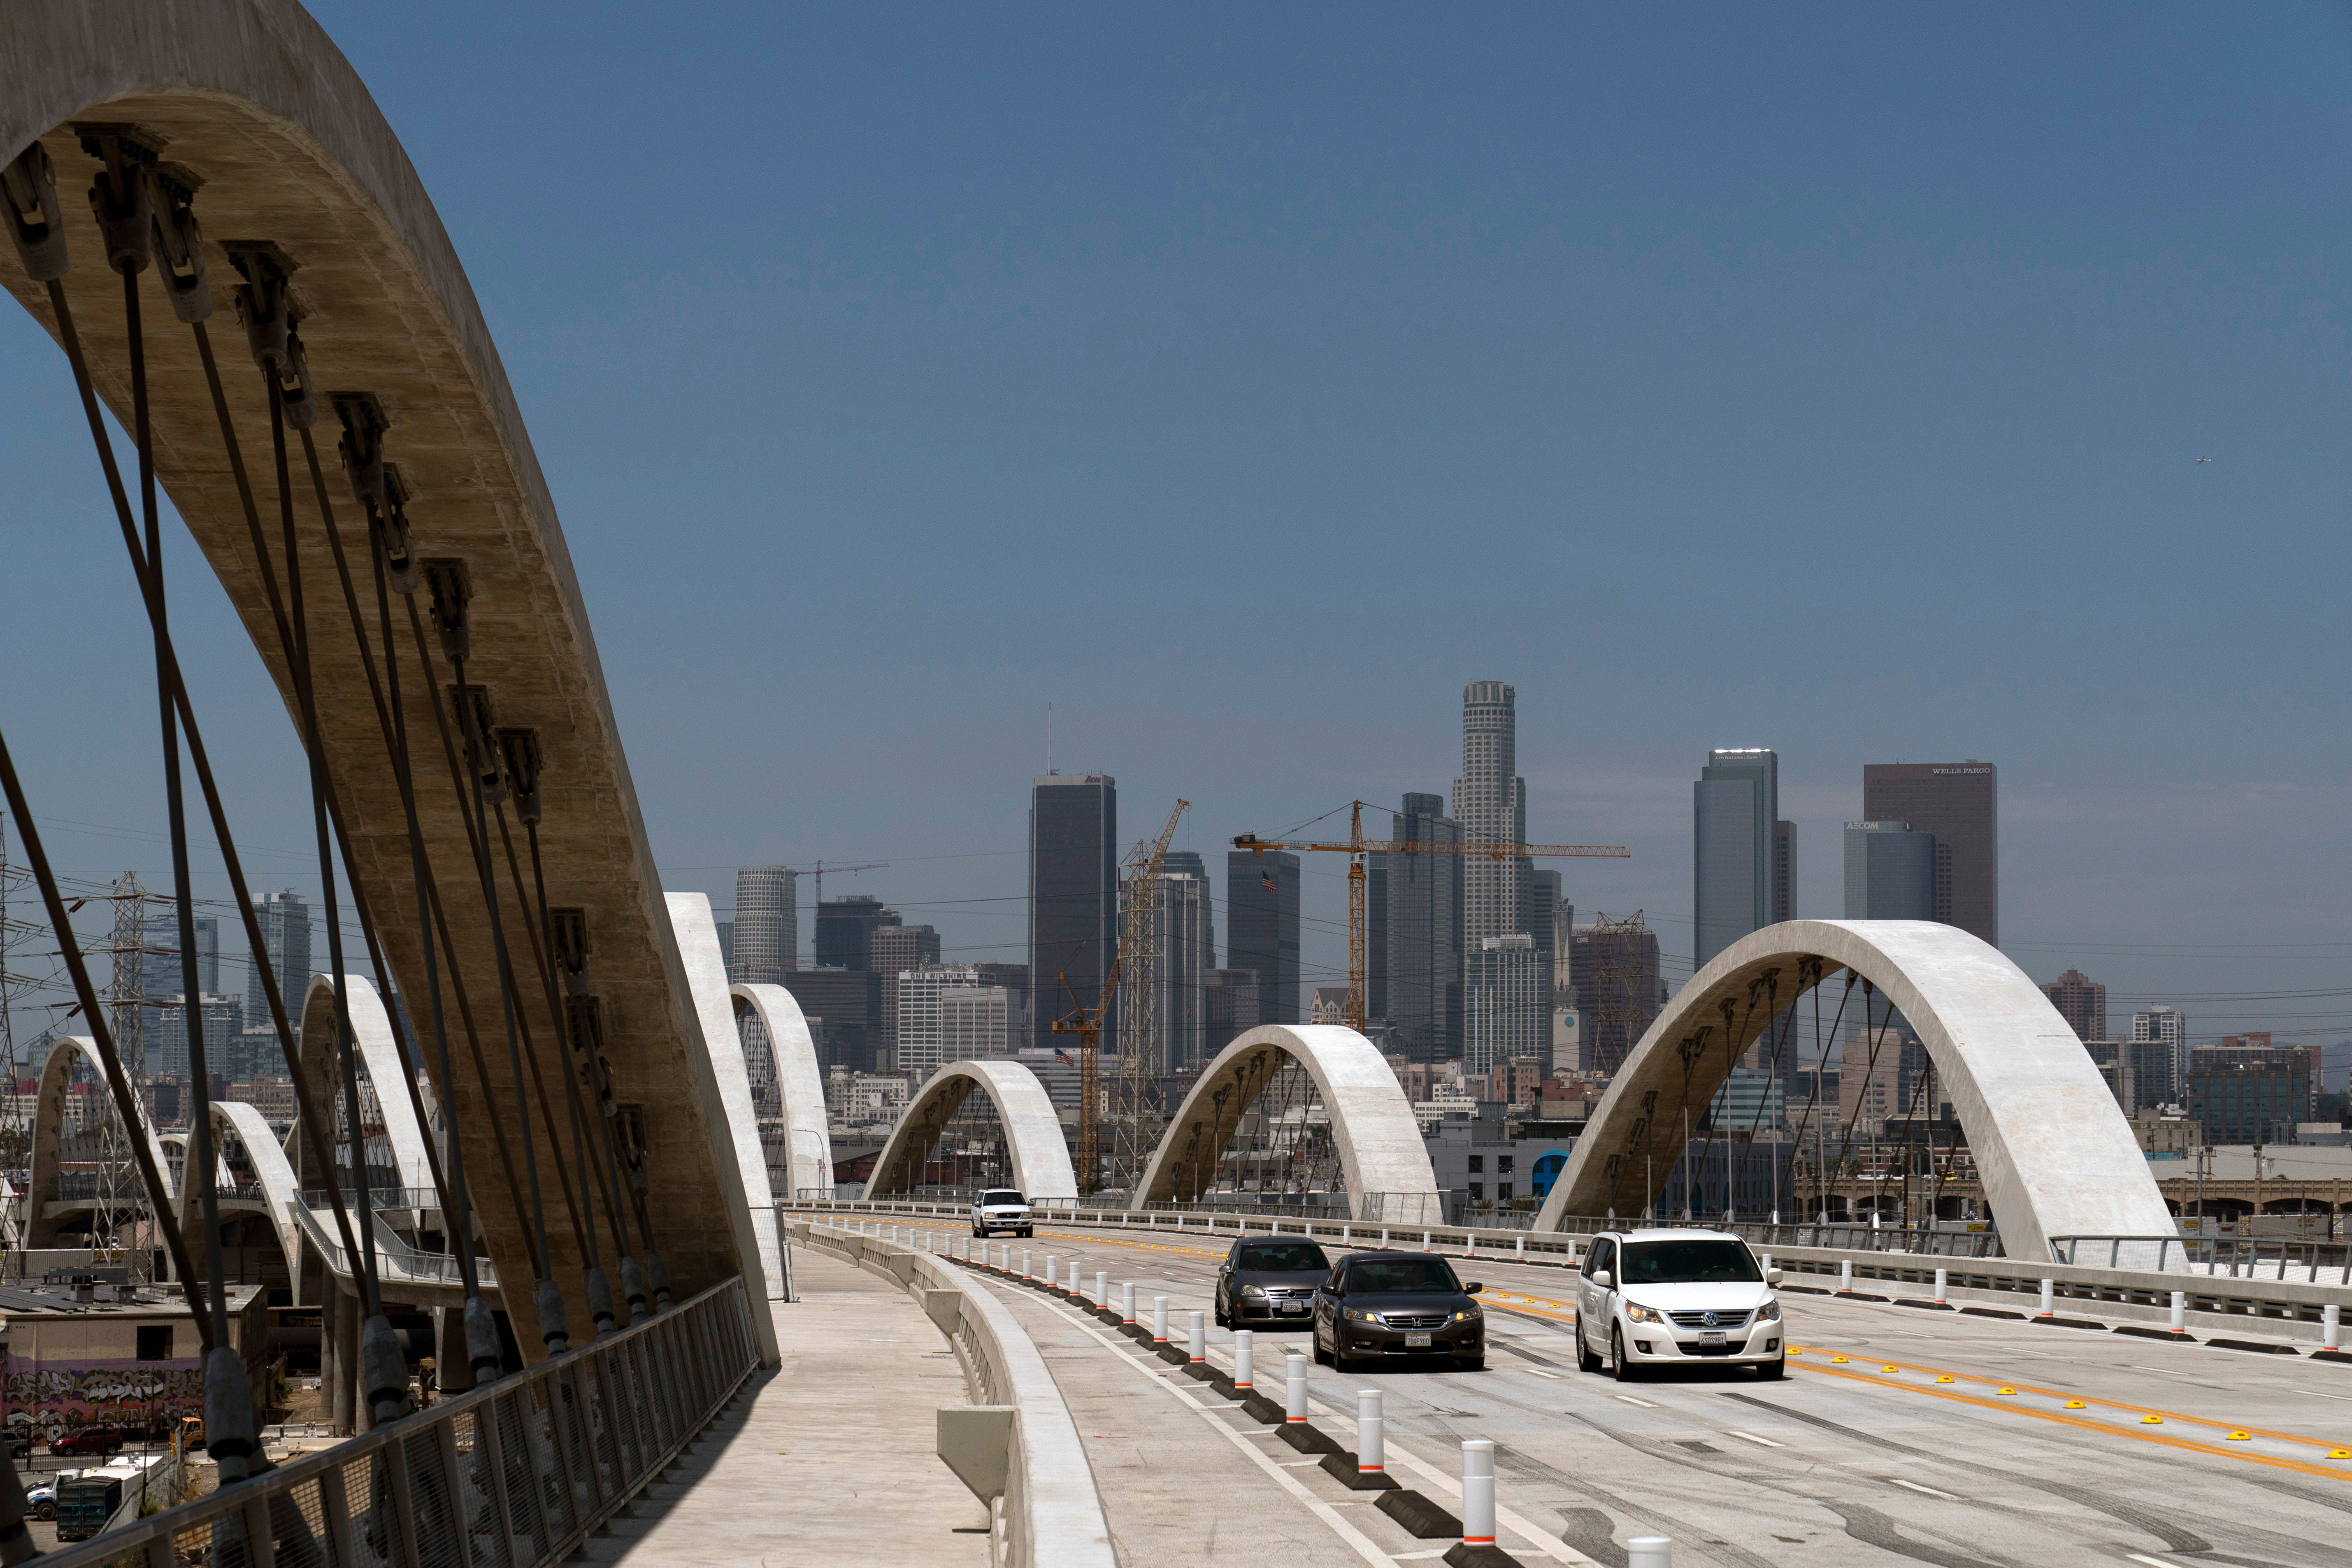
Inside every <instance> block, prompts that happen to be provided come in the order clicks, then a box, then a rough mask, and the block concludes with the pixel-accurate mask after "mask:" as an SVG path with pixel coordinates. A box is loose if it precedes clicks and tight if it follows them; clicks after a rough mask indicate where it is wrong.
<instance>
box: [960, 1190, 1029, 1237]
mask: <svg viewBox="0 0 2352 1568" xmlns="http://www.w3.org/2000/svg"><path fill="white" fill-rule="evenodd" d="M1031 1223H1032V1221H1031V1219H1030V1215H1029V1200H1028V1199H1027V1198H1024V1197H1023V1196H1022V1195H1021V1194H1019V1193H1018V1192H1015V1191H1014V1190H1013V1188H1011V1187H990V1188H988V1189H987V1190H986V1191H984V1192H982V1194H980V1196H978V1197H976V1198H974V1199H972V1200H971V1233H972V1235H974V1236H994V1235H995V1234H996V1233H997V1232H998V1231H1000V1230H1001V1231H1003V1232H1004V1233H1005V1234H1006V1235H1008V1236H1027V1235H1029V1234H1030V1226H1031Z"/></svg>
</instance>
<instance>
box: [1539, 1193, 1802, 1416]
mask: <svg viewBox="0 0 2352 1568" xmlns="http://www.w3.org/2000/svg"><path fill="white" fill-rule="evenodd" d="M1583 1274H1584V1277H1583V1279H1582V1280H1581V1282H1580V1284H1579V1286H1578V1289H1577V1306H1576V1362H1577V1365H1579V1366H1580V1367H1581V1368H1583V1370H1585V1371H1586V1372H1600V1371H1601V1370H1603V1369H1604V1368H1605V1369H1606V1370H1607V1371H1608V1372H1609V1373H1611V1374H1612V1376H1614V1377H1615V1378H1616V1379H1617V1380H1618V1381H1619V1382H1620V1383H1629V1382H1632V1381H1633V1379H1635V1378H1637V1377H1639V1376H1641V1375H1642V1374H1643V1373H1644V1372H1645V1371H1647V1370H1649V1369H1650V1368H1653V1367H1662V1366H1703V1365H1715V1366H1752V1367H1754V1368H1755V1369H1756V1373H1757V1375H1758V1376H1759V1377H1780V1376H1781V1375H1783V1374H1784V1373H1786V1371H1787V1370H1788V1361H1787V1357H1788V1353H1789V1352H1788V1347H1787V1345H1786V1344H1785V1342H1784V1341H1783V1333H1782V1327H1781V1322H1780V1298H1779V1297H1778V1296H1776V1295H1775V1294H1773V1290H1772V1288H1773V1287H1774V1286H1776V1285H1778V1284H1780V1270H1779V1269H1777V1268H1775V1269H1772V1270H1770V1271H1769V1272H1767V1271H1766V1270H1765V1269H1763V1268H1759V1266H1758V1265H1757V1262H1756V1255H1755V1254H1754V1253H1753V1252H1750V1251H1749V1250H1748V1244H1747V1243H1746V1242H1744V1241H1742V1240H1740V1239H1739V1237H1736V1236H1730V1235H1727V1234H1726V1233H1724V1232H1722V1231H1719V1230H1622V1231H1604V1232H1602V1233H1601V1235H1599V1236H1596V1237H1593V1238H1592V1245H1591V1247H1589V1248H1588V1249H1587V1250H1586V1252H1585V1255H1584V1264H1583Z"/></svg>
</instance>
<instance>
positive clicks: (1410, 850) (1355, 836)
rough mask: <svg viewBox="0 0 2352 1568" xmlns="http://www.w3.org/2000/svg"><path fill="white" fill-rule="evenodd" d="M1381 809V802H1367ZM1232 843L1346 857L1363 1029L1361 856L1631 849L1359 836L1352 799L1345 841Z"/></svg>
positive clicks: (1351, 1007) (1351, 961)
mask: <svg viewBox="0 0 2352 1568" xmlns="http://www.w3.org/2000/svg"><path fill="white" fill-rule="evenodd" d="M1372 809H1373V810H1375V811H1378V810H1381V809H1382V808H1381V807H1380V806H1374V807H1373V808H1372ZM1234 848H1236V849H1246V850H1248V851H1249V852H1250V854H1251V855H1252V856H1254V857H1255V856H1262V855H1264V854H1265V852H1266V851H1267V850H1269V849H1309V850H1326V851H1329V852H1331V853H1334V854H1339V855H1346V856H1348V857H1349V864H1348V1027H1349V1028H1351V1029H1353V1030H1355V1031H1356V1032H1357V1033H1358V1034H1362V1033H1363V1032H1364V857H1365V856H1367V855H1483V856H1485V857H1486V858H1488V859H1490V860H1522V859H1530V858H1534V857H1536V856H1538V855H1541V856H1547V857H1549V856H1554V855H1563V856H1576V857H1579V858H1585V859H1597V860H1630V859H1632V858H1633V852H1632V851H1631V850H1629V849H1627V848H1626V847H1624V846H1623V845H1622V844H1464V843H1454V844H1423V843H1417V842H1414V841H1412V840H1410V839H1403V838H1367V837H1364V803H1363V802H1362V801H1357V802H1355V803H1354V805H1353V809H1352V810H1350V812H1349V816H1348V842H1346V843H1345V844H1304V843H1285V842H1282V841H1279V840H1276V839H1272V838H1260V837H1258V836H1257V835H1256V834H1255V833H1244V834H1242V835H1240V836H1239V837H1236V838H1234Z"/></svg>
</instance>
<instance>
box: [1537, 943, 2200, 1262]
mask: <svg viewBox="0 0 2352 1568" xmlns="http://www.w3.org/2000/svg"><path fill="white" fill-rule="evenodd" d="M1840 970H1848V971H1851V972H1853V974H1855V975H1857V976H1859V977H1860V978H1861V979H1863V980H1866V981H1868V982H1869V983H1870V984H1871V985H1872V986H1873V987H1874V989H1875V990H1876V991H1877V992H1878V993H1879V994H1882V995H1883V996H1884V997H1885V999H1886V1001H1887V1002H1889V1003H1892V1004H1893V1005H1895V1007H1896V1008H1897V1009H1899V1010H1900V1011H1901V1012H1902V1014H1903V1016H1904V1017H1905V1018H1906V1019H1907V1020H1908V1021H1909V1022H1910V1025H1911V1027H1912V1028H1913V1030H1914V1031H1916V1033H1917V1035H1918V1037H1919V1039H1920V1041H1921V1043H1922V1044H1923V1045H1925V1046H1926V1047H1927V1055H1928V1057H1929V1058H1930V1059H1931V1060H1932V1061H1933V1062H1934V1064H1935V1068H1936V1076H1937V1086H1938V1088H1937V1096H1938V1098H1939V1099H1942V1100H1948V1101H1949V1102H1950V1104H1951V1105H1952V1107H1953V1110H1954V1111H1955V1112H1956V1113H1957V1114H1958V1118H1959V1121H1960V1126H1961V1129H1962V1131H1965V1132H1966V1133H1967V1135H1968V1140H1969V1148H1970V1150H1971V1151H1972V1152H1974V1154H1975V1156H1976V1163H1977V1169H1978V1172H1979V1175H1980V1177H1981V1179H1982V1181H1983V1184H1984V1191H1985V1195H1986V1198H1987V1200H1988V1202H1989V1203H1990V1205H1991V1208H1992V1214H1993V1219H1994V1221H1995V1223H1996V1224H1997V1225H1998V1226H1999V1227H2000V1237H2001V1245H2002V1247H2003V1248H2004V1249H2005V1250H2006V1251H2007V1252H2008V1254H2009V1256H2011V1258H2026V1259H2042V1258H2049V1257H2050V1242H2051V1240H2052V1238H2053V1237H2065V1236H2139V1237H2168V1236H2171V1235H2174V1234H2176V1228H2177V1227H2176V1224H2175V1222H2174V1220H2173V1217H2172V1214H2171V1211H2170V1210H2169V1209H2168V1208H2167V1207H2166V1205H2165V1202H2164V1197H2163V1194H2161V1193H2160V1192H2159V1191H2158V1188H2157V1184H2156V1178H2155V1177H2154V1176H2153V1175H2152V1174H2150V1173H2149V1171H2148V1168H2147V1160H2146V1158H2145V1157H2144V1156H2143V1155H2142V1153H2141V1151H2140V1148H2139V1145H2138V1142H2137V1140H2136V1139H2135V1138H2134V1137H2133V1136H2132V1131H2131V1127H2130V1124H2129V1123H2127V1122H2126V1121H2125V1120H2124V1117H2123V1113H2122V1111H2121V1110H2118V1109H2117V1108H2116V1100H2115V1097H2114V1096H2113V1095H2112V1094H2110V1093H2109V1092H2108V1091H2107V1088H2106V1085H2105V1083H2104V1082H2103V1081H2102V1080H2101V1079H2100V1077H2099V1073H2098V1068H2096V1067H2095V1066H2094V1065H2093V1064H2092V1061H2091V1058H2090V1054H2089V1053H2088V1052H2087V1051H2085V1050H2084V1049H2083V1045H2082V1042H2081V1041H2080V1040H2079V1039H2077V1038H2076V1037H2075V1036H2074V1030H2073V1029H2071V1028H2069V1027H2068V1026H2067V1025H2066V1022H2065V1020H2064V1019H2063V1018H2061V1017H2060V1016H2058V1011H2057V1009H2056V1008H2054V1007H2053V1006H2052V1005H2050V1000H2049V998H2048V997H2046V996H2044V995H2042V992H2041V990H2040V989H2039V988H2038V987H2037V986H2035V985H2034V984H2033V982H2032V981H2031V980H2029V979H2027V978H2026V976H2025V973H2024V972H2023V971H2022V970H2021V969H2019V968H2018V967H2017V965H2016V964H2014V963H2011V962H2010V961H2009V959H2008V958H2007V957H2005V956H2003V954H2002V953H2001V952H2000V950H1999V949H1997V948H1995V947H1992V946H1990V944H1988V943H1986V942H1983V941H1981V940H1980V939H1979V938H1977V937H1975V936H1972V935H1970V934H1969V932H1967V931H1961V930H1959V929H1958V927H1955V926H1948V925H1941V924H1937V923H1936V922H1934V921H1785V922H1783V923H1782V924H1780V925H1775V926H1768V927H1766V928H1765V929H1764V930H1762V931H1756V932H1754V933H1752V934H1750V935H1748V936H1746V937H1742V938H1741V939H1740V940H1739V941H1738V942H1734V943H1733V944H1732V945H1731V946H1730V947H1728V948H1727V949H1725V950H1724V951H1723V952H1721V953H1719V954H1717V957H1716V959H1715V961H1714V962H1713V963H1709V964H1708V965H1707V966H1706V968H1705V969H1702V970H1700V971H1699V972H1698V973H1697V974H1696V975H1694V976H1693V977H1692V978H1691V981H1690V983H1689V984H1686V985H1685V986H1684V987H1683V989H1682V991H1681V993H1680V994H1677V995H1676V996H1675V999H1674V1000H1673V1001H1672V1002H1671V1003H1670V1004H1668V1005H1667V1007H1666V1010H1665V1011H1664V1013H1663V1014H1661V1015H1660V1016H1659V1017H1658V1020H1657V1022H1655V1023H1654V1024H1653V1025H1651V1026H1650V1028H1649V1031H1648V1032H1647V1033H1646V1034H1644V1035H1643V1037H1642V1038H1641V1040H1640V1041H1639V1042H1638V1043H1637V1044H1636V1045H1635V1046H1634V1047H1633V1054H1632V1055H1631V1056H1629V1057H1628V1058H1626V1060H1625V1064H1624V1066H1623V1067H1622V1068H1620V1069H1619V1070H1618V1073H1617V1076H1616V1078H1615V1079H1614V1080H1613V1081H1612V1083H1611V1084H1610V1087H1609V1092H1608V1094H1607V1095H1605V1096H1603V1097H1602V1099H1601V1104H1600V1106H1599V1108H1598V1109H1597V1110H1595V1111H1594V1112H1593V1115H1592V1119H1591V1123H1590V1125H1588V1126H1587V1128H1586V1129H1585V1132H1584V1135H1583V1137H1581V1138H1580V1139H1579V1140H1577V1144H1576V1148H1575V1150H1574V1152H1572V1153H1571V1154H1570V1156H1569V1161H1568V1165H1567V1167H1566V1168H1565V1169H1564V1170H1562V1171H1561V1172H1560V1174H1559V1180H1558V1181H1557V1182H1556V1183H1555V1184H1553V1186H1552V1190H1551V1196H1550V1198H1549V1199H1548V1200H1547V1201H1546V1202H1545V1204H1544V1206H1543V1211H1542V1213H1541V1214H1540V1215H1538V1219H1537V1221H1536V1228H1538V1230H1558V1229H1559V1228H1561V1222H1562V1220H1563V1219H1564V1218H1565V1217H1566V1216H1568V1215H1600V1214H1604V1213H1607V1212H1608V1211H1610V1210H1612V1209H1613V1210H1614V1211H1615V1212H1616V1213H1617V1214H1619V1215H1623V1216H1627V1217H1630V1216H1632V1215H1637V1214H1639V1213H1640V1212H1641V1211H1642V1207H1643V1167H1644V1164H1645V1163H1647V1165H1648V1166H1649V1168H1650V1169H1651V1171H1652V1172H1653V1173H1654V1174H1655V1177H1656V1180H1657V1183H1658V1184H1659V1185H1661V1186H1663V1185H1664V1173H1667V1172H1669V1171H1671V1170H1672V1169H1673V1168H1674V1166H1675V1162H1676V1161H1677V1160H1679V1159H1680V1157H1681V1155H1682V1152H1683V1151H1682V1137H1683V1125H1682V1121H1681V1117H1680V1110H1681V1108H1682V1106H1683V1105H1685V1103H1687V1104H1688V1105H1689V1106H1690V1107H1691V1109H1692V1112H1693V1124H1694V1125H1696V1117H1697V1113H1698V1112H1699V1111H1700V1110H1704V1108H1705V1107H1706V1104H1707V1102H1708V1101H1709V1100H1711V1099H1712V1098H1713V1097H1714V1095H1715V1092H1716V1090H1717V1088H1719V1087H1720V1086H1721V1084H1722V1082H1723V1080H1724V1079H1725V1077H1726V1076H1727V1074H1728V1073H1729V1071H1730V1069H1731V1067H1732V1064H1733V1063H1735V1062H1736V1061H1738V1058H1739V1057H1740V1056H1741V1054H1742V1053H1743V1052H1745V1051H1746V1050H1747V1049H1748V1047H1749V1046H1751V1045H1753V1044H1754V1043H1755V1042H1756V1040H1757V1039H1758V1037H1759V1036H1761V1035H1763V1033H1764V1031H1765V1028H1766V1026H1767V1025H1768V1024H1769V1021H1770V1020H1769V1017H1768V1016H1767V1015H1768V1014H1772V1013H1775V1012H1778V1011H1783V1010H1785V1009H1787V1008H1790V1007H1792V1006H1794V1005H1795V1004H1796V1001H1797V998H1798V997H1799V996H1800V995H1801V994H1803V992H1804V991H1806V990H1807V989H1809V988H1811V986H1813V985H1815V984H1820V983H1821V980H1822V978H1823V977H1825V976H1831V975H1834V974H1836V973H1838V972H1839V971H1840ZM1862 1006H1863V1003H1862V1000H1861V987H1860V986H1859V985H1857V986H1855V988H1854V993H1853V1001H1852V1002H1851V1004H1850V1005H1849V1007H1848V1016H1849V1017H1851V1016H1854V1015H1855V1014H1856V1013H1858V1012H1859V1011H1860V1010H1861V1008H1862ZM1727 1007H1728V1009H1729V1010H1728V1012H1727V1011H1726V1008H1727ZM1685 1055H1687V1056H1688V1058H1689V1061H1690V1066H1689V1067H1688V1068H1687V1069H1686V1068H1685V1065H1684V1060H1685ZM2150 1256H2151V1260H2152V1259H2153V1256H2154V1249H2153V1248H2151V1249H2150Z"/></svg>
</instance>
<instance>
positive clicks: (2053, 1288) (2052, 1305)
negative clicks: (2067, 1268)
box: [2034, 1279, 2058, 1318]
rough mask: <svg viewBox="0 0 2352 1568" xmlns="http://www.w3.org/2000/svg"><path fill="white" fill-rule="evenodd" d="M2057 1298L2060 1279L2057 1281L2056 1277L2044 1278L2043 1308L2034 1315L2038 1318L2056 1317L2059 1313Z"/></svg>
mask: <svg viewBox="0 0 2352 1568" xmlns="http://www.w3.org/2000/svg"><path fill="white" fill-rule="evenodd" d="M2057 1298H2058V1281H2056V1280H2055V1279H2044V1280H2042V1310H2040V1311H2039V1312H2036V1313H2035V1314H2034V1316H2035V1317H2037V1318H2054V1317H2056V1316H2057V1315H2058V1308H2057Z"/></svg>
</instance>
